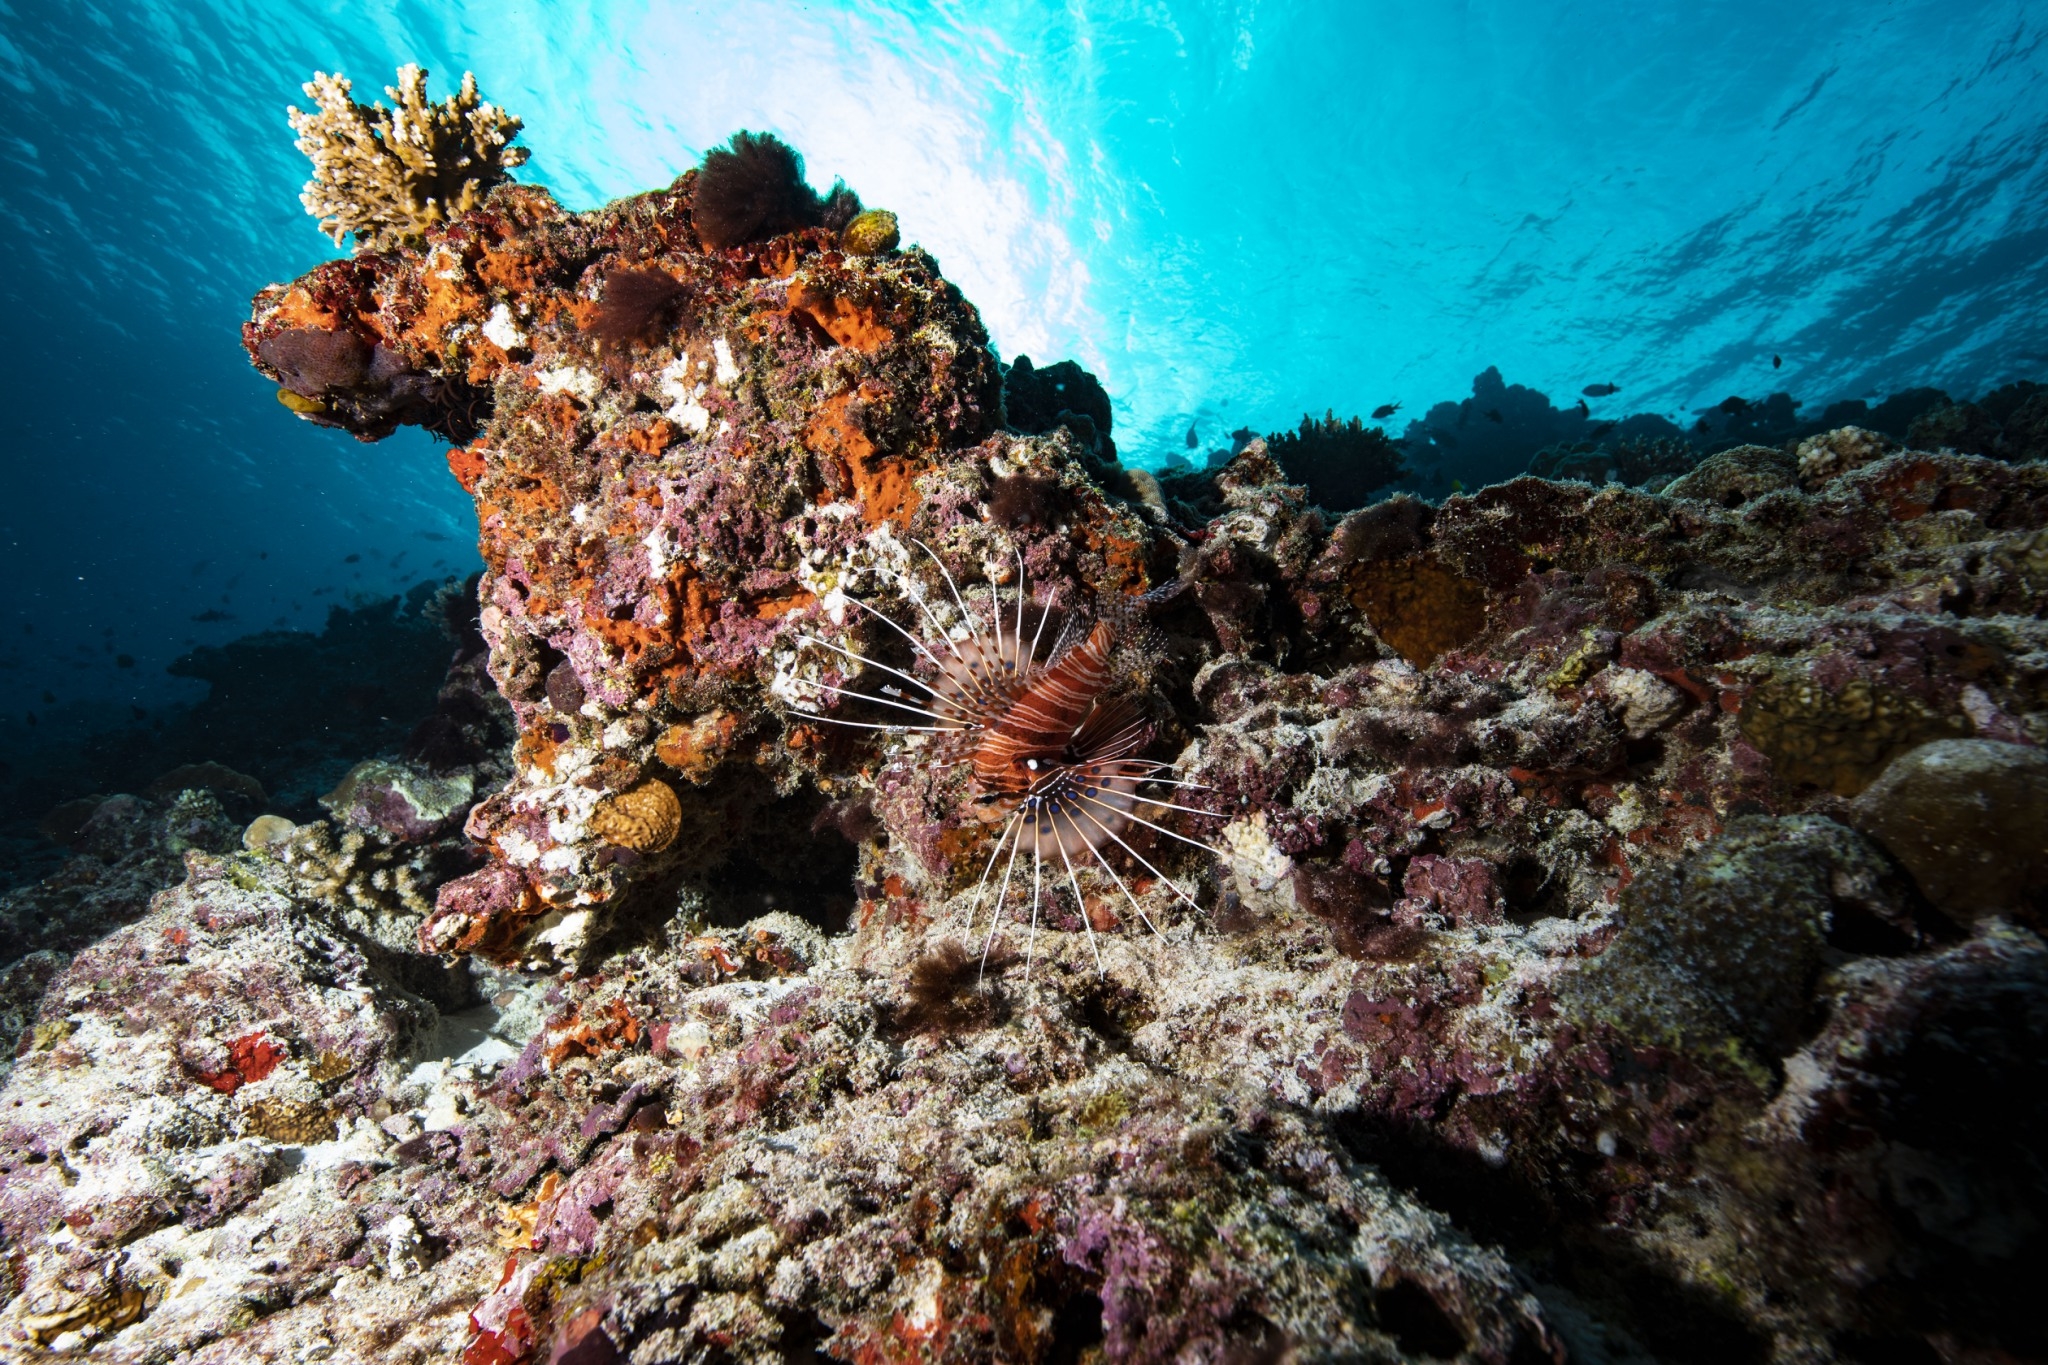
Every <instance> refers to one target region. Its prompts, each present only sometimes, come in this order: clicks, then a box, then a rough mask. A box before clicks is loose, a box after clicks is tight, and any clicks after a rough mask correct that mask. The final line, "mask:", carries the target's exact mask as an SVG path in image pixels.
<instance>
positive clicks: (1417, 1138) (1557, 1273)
mask: <svg viewBox="0 0 2048 1365" xmlns="http://www.w3.org/2000/svg"><path fill="white" fill-rule="evenodd" d="M1334 1126H1335V1129H1336V1131H1337V1133H1338V1135H1339V1137H1340V1139H1341V1140H1342V1141H1343V1143H1344V1145H1345V1147H1346V1149H1347V1150H1349V1151H1350V1152H1351V1153H1352V1154H1353V1155H1354V1156H1356V1157H1357V1158H1358V1159H1360V1160H1362V1161H1366V1162H1369V1163H1371V1164H1372V1165H1373V1166H1375V1167H1377V1168H1378V1169H1379V1170H1380V1171H1381V1172H1383V1173H1384V1174H1385V1175H1386V1176H1387V1178H1388V1179H1390V1180H1392V1181H1394V1182H1395V1183H1396V1184H1398V1185H1400V1186H1401V1187H1402V1188H1404V1189H1406V1190H1408V1191H1410V1192H1411V1193H1413V1194H1414V1195H1415V1196H1416V1197H1417V1198H1419V1199H1421V1200H1422V1201H1423V1202H1424V1203H1426V1204H1429V1205H1431V1206H1432V1207H1434V1208H1436V1209H1437V1210H1438V1211H1440V1212H1442V1213H1443V1214H1444V1215H1445V1216H1446V1217H1448V1218H1450V1220H1451V1221H1452V1222H1454V1223H1456V1224H1457V1225H1458V1226H1459V1227H1460V1228H1462V1229H1463V1230H1464V1231H1465V1232H1467V1233H1469V1234H1470V1235H1471V1236H1472V1237H1474V1238H1475V1239H1477V1240H1478V1241H1480V1242H1484V1243H1489V1244H1491V1245H1494V1246H1497V1247H1499V1248H1501V1250H1502V1251H1504V1252H1506V1253H1507V1254H1508V1255H1509V1256H1510V1257H1511V1258H1512V1259H1513V1260H1514V1261H1515V1262H1516V1263H1517V1265H1518V1266H1519V1267H1520V1268H1521V1269H1522V1270H1523V1272H1524V1273H1525V1274H1527V1275H1529V1276H1530V1278H1531V1280H1532V1281H1533V1282H1534V1284H1535V1285H1536V1287H1537V1293H1538V1296H1539V1297H1542V1296H1543V1295H1544V1293H1545V1290H1546V1288H1549V1289H1553V1290H1555V1289H1562V1290H1563V1291H1565V1293H1566V1295H1568V1296H1569V1300H1570V1302H1571V1303H1572V1304H1573V1305H1575V1306H1577V1307H1580V1308H1581V1309H1582V1311H1590V1312H1592V1313H1593V1314H1594V1315H1595V1316H1596V1317H1597V1320H1598V1322H1599V1325H1600V1330H1601V1331H1602V1332H1603V1333H1605V1334H1606V1335H1607V1336H1608V1337H1609V1339H1610V1341H1611V1340H1612V1339H1613V1338H1614V1337H1615V1336H1617V1335H1618V1336H1623V1337H1628V1338H1633V1339H1634V1340H1635V1341H1637V1342H1639V1343H1640V1344H1641V1345H1642V1346H1643V1347H1644V1348H1645V1349H1647V1350H1649V1351H1651V1352H1653V1353H1654V1354H1655V1356H1656V1357H1657V1358H1658V1359H1660V1360H1664V1361H1669V1362H1671V1363H1672V1365H1762V1362H1764V1361H1765V1360H1767V1359H1768V1358H1769V1355H1770V1344H1769V1341H1768V1339H1767V1338H1766V1337H1764V1336H1762V1335H1761V1334H1759V1333H1758V1332H1756V1331H1755V1330H1754V1329H1753V1328H1751V1327H1750V1326H1749V1325H1748V1324H1746V1323H1744V1322H1743V1321H1742V1320H1741V1319H1740V1318H1739V1317H1737V1316H1736V1315H1735V1314H1734V1313H1733V1312H1731V1311H1730V1310H1729V1309H1728V1308H1727V1306H1726V1305H1724V1304H1721V1303H1718V1302H1716V1300H1715V1299H1714V1298H1713V1296H1712V1295H1710V1294H1708V1293H1706V1292H1705V1291H1703V1290H1700V1289H1698V1288H1696V1287H1694V1286H1690V1285H1687V1284H1684V1283H1682V1282H1680V1281H1679V1280H1677V1279H1675V1278H1674V1277H1673V1276H1672V1274H1671V1272H1670V1270H1669V1268H1668V1267H1663V1266H1659V1265H1657V1264H1655V1263H1654V1262H1652V1261H1650V1260H1649V1259H1648V1258H1646V1257H1644V1256H1643V1255H1642V1254H1641V1253H1640V1252H1637V1251H1635V1250H1633V1249H1632V1248H1630V1247H1629V1246H1628V1245H1627V1244H1626V1243H1625V1242H1623V1241H1622V1240H1621V1239H1620V1238H1619V1237H1617V1236H1616V1235H1614V1234H1613V1233H1612V1232H1611V1231H1609V1230H1608V1229H1606V1228H1603V1227H1602V1226H1600V1223H1599V1211H1598V1210H1597V1209H1596V1208H1594V1207H1592V1206H1591V1205H1590V1204H1583V1203H1564V1204H1561V1203H1560V1202H1559V1195H1560V1192H1565V1191H1570V1190H1573V1189H1575V1188H1583V1186H1584V1182H1585V1180H1586V1178H1587V1177H1588V1176H1589V1175H1591V1174H1592V1171H1593V1168H1594V1165H1595V1163H1594V1162H1592V1161H1590V1160H1582V1161H1580V1162H1578V1163H1577V1165H1578V1166H1579V1167H1580V1169H1578V1170H1576V1171H1573V1172H1570V1173H1566V1172H1559V1173H1558V1177H1559V1178H1556V1179H1553V1180H1550V1181H1546V1182H1544V1183H1541V1184H1538V1183H1534V1182H1531V1181H1529V1180H1526V1179H1524V1178H1523V1177H1521V1176H1520V1175H1518V1174H1516V1173H1514V1172H1513V1171H1511V1170H1509V1169H1507V1168H1504V1167H1500V1166H1494V1165H1491V1164H1489V1163H1488V1162H1486V1161H1485V1160H1483V1159H1482V1158H1480V1157H1479V1156H1477V1155H1475V1154H1474V1153H1472V1152H1470V1151H1467V1150H1464V1149H1461V1148H1458V1147H1455V1146H1453V1145H1451V1144H1450V1143H1448V1142H1446V1141H1444V1140H1443V1139H1442V1138H1440V1137H1439V1136H1437V1135H1436V1133H1435V1132H1434V1131H1433V1130H1432V1129H1431V1128H1429V1127H1428V1126H1426V1125H1422V1124H1414V1123H1404V1122H1401V1121H1399V1120H1393V1119H1385V1118H1379V1117H1375V1116H1372V1115H1367V1114H1351V1115H1346V1116H1343V1117H1340V1118H1338V1119H1336V1120H1335V1121H1334ZM1564 1197H1565V1198H1566V1199H1567V1200H1569V1199H1570V1198H1571V1196H1570V1195H1569V1194H1566V1195H1565V1196H1564ZM1382 1297H1384V1295H1383V1296H1382ZM1420 1298H1422V1299H1423V1300H1427V1296H1426V1295H1423V1296H1420ZM1404 1302H1405V1301H1404ZM1429 1307H1431V1308H1434V1307H1435V1305H1434V1303H1433V1302H1431V1303H1429ZM1382 1312H1383V1314H1384V1309H1382ZM1382 1320H1383V1321H1384V1316H1383V1319H1382ZM1559 1320H1560V1321H1561V1322H1569V1321H1570V1320H1571V1319H1570V1315H1560V1318H1559ZM1390 1330H1391V1329H1390ZM1402 1344H1403V1346H1404V1347H1407V1346H1408V1342H1407V1341H1405V1340H1404V1341H1403V1343H1402ZM1587 1344H1588V1345H1591V1344H1592V1343H1587ZM1416 1349H1418V1350H1420V1352H1421V1353H1422V1354H1425V1355H1439V1354H1441V1355H1448V1354H1454V1352H1440V1351H1436V1350H1432V1349H1429V1348H1427V1347H1424V1346H1422V1345H1421V1344H1420V1343H1419V1342H1418V1343H1417V1346H1416Z"/></svg>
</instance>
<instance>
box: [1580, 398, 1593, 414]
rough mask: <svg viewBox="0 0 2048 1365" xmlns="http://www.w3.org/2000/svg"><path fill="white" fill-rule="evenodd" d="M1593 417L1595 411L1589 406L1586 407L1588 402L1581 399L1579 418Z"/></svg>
mask: <svg viewBox="0 0 2048 1365" xmlns="http://www.w3.org/2000/svg"><path fill="white" fill-rule="evenodd" d="M1592 415H1593V410H1592V409H1591V408H1589V407H1587V406H1586V400H1585V399H1583V398H1581V399H1580V400H1579V416H1581V417H1591V416H1592Z"/></svg>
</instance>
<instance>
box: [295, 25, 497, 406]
mask: <svg viewBox="0 0 2048 1365" xmlns="http://www.w3.org/2000/svg"><path fill="white" fill-rule="evenodd" d="M351 88H352V87H351V86H350V84H349V81H348V78H347V77H345V76H341V75H329V74H328V73H326V72H325V71H318V72H315V73H314V74H313V79H312V80H310V81H308V82H307V83H306V85H305V91H306V97H307V98H308V99H310V100H312V101H313V104H314V109H313V112H311V113H304V112H301V111H300V110H298V109H296V108H293V109H290V110H288V111H286V112H287V114H288V115H289V117H290V120H291V125H292V131H293V132H294V133H297V134H298V136H299V144H298V145H299V150H300V151H302V152H304V153H305V154H306V156H307V158H308V159H309V160H310V161H312V163H313V178H312V179H311V180H309V181H307V182H306V188H305V191H304V192H303V193H302V194H300V196H299V202H300V203H302V204H304V205H305V206H306V212H307V213H310V214H312V215H313V216H314V217H315V218H318V219H319V220H320V230H321V231H322V232H325V233H326V234H327V235H328V236H330V237H332V238H333V239H334V244H335V245H336V246H340V245H341V239H342V238H343V237H345V236H350V235H353V236H354V237H355V239H356V248H357V249H358V250H369V251H390V250H392V249H394V248H396V247H400V246H405V245H416V244H418V243H419V242H421V241H424V240H425V237H426V232H427V229H428V228H431V227H433V226H434V225H435V224H437V223H444V222H447V221H448V220H449V219H450V218H452V217H454V216H455V215H457V214H460V213H466V212H468V211H469V210H471V209H473V208H475V207H476V206H477V205H478V204H480V203H482V202H483V197H484V195H485V194H487V193H489V192H490V189H491V187H492V186H493V185H496V184H499V183H500V182H502V181H503V180H505V179H506V178H507V177H506V172H507V171H508V170H509V169H510V168H511V167H513V166H517V165H520V164H521V163H522V162H524V161H525V160H526V149H525V148H524V147H514V146H511V145H510V144H511V142H512V139H514V138H516V137H518V136H519V130H520V128H521V126H522V125H521V123H520V121H519V120H518V119H516V118H513V117H512V116H511V115H509V114H507V113H506V112H505V111H504V110H502V109H500V108H498V107H497V106H496V105H494V104H490V103H488V102H486V101H485V100H484V99H483V98H482V97H481V96H479V95H478V94H477V88H476V77H475V75H474V74H472V73H470V72H468V71H465V72H463V73H462V86H461V88H460V89H459V90H457V91H456V93H455V94H453V95H451V96H449V97H448V98H447V99H445V100H443V101H442V102H441V103H439V104H434V103H432V102H431V101H429V100H428V99H427V73H426V72H425V71H424V70H422V69H421V68H420V67H419V66H418V65H417V64H414V63H407V64H406V65H404V66H401V67H399V68H398V84H397V85H395V86H388V85H387V86H385V87H384V93H385V95H386V96H388V97H389V98H390V100H391V106H392V107H391V108H389V109H386V108H385V107H384V106H383V105H382V104H376V105H362V104H358V103H356V102H355V100H354V99H352V98H351V97H350V95H349V91H350V89H351ZM288 391H291V392H295V393H296V392H297V390H290V389H289V386H288ZM299 396H300V397H301V398H304V397H305V395H303V394H300V395H299ZM287 406H291V405H289V404H288V405H287ZM295 410H296V409H295Z"/></svg>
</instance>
